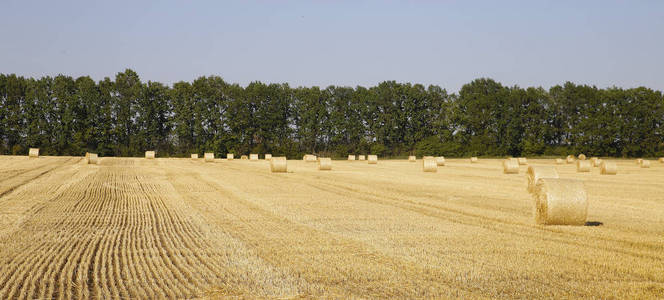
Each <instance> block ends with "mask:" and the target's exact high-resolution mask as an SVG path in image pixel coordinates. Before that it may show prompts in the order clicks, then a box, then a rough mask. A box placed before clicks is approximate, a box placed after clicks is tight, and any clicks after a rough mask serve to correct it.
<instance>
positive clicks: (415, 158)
mask: <svg viewBox="0 0 664 300" xmlns="http://www.w3.org/2000/svg"><path fill="white" fill-rule="evenodd" d="M416 160H417V157H415V156H413V155H411V156H408V161H409V162H415V161H416Z"/></svg>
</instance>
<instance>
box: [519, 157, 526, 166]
mask: <svg viewBox="0 0 664 300" xmlns="http://www.w3.org/2000/svg"><path fill="white" fill-rule="evenodd" d="M517 161H518V162H519V165H527V164H528V160H527V159H526V158H525V157H519V158H517Z"/></svg>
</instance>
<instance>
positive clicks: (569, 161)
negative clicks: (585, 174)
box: [566, 154, 574, 164]
mask: <svg viewBox="0 0 664 300" xmlns="http://www.w3.org/2000/svg"><path fill="white" fill-rule="evenodd" d="M566 161H567V163H568V164H571V163H574V155H571V154H570V155H567V160H566Z"/></svg>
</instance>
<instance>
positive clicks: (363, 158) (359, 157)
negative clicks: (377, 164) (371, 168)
mask: <svg viewBox="0 0 664 300" xmlns="http://www.w3.org/2000/svg"><path fill="white" fill-rule="evenodd" d="M357 160H366V156H365V155H358V156H357Z"/></svg>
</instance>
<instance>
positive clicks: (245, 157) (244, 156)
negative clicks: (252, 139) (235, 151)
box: [240, 155, 249, 160]
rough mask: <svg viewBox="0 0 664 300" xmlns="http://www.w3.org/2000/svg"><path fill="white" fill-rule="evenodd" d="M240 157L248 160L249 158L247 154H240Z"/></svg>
mask: <svg viewBox="0 0 664 300" xmlns="http://www.w3.org/2000/svg"><path fill="white" fill-rule="evenodd" d="M240 159H241V160H248V159H249V157H248V156H246V155H242V156H240Z"/></svg>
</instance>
